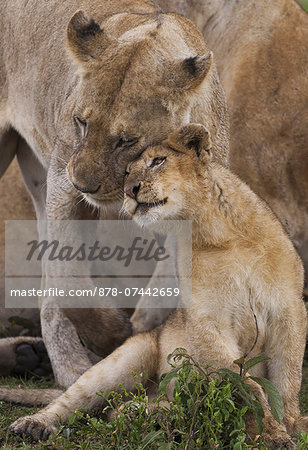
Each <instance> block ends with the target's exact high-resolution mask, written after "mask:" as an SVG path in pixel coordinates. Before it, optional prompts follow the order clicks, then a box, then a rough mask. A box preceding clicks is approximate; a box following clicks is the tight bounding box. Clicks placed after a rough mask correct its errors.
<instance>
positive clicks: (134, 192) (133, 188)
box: [125, 183, 140, 200]
mask: <svg viewBox="0 0 308 450" xmlns="http://www.w3.org/2000/svg"><path fill="white" fill-rule="evenodd" d="M139 190H140V183H139V184H138V186H130V187H129V188H128V189H126V190H125V194H126V195H127V196H128V197H130V198H132V199H134V200H135V199H136V197H137V194H138V192H139Z"/></svg>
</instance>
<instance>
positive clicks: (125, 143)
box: [115, 138, 139, 148]
mask: <svg viewBox="0 0 308 450" xmlns="http://www.w3.org/2000/svg"><path fill="white" fill-rule="evenodd" d="M138 140H139V139H138V138H131V139H123V138H119V140H118V142H117V143H116V146H115V148H121V147H124V148H126V147H130V146H132V145H134V144H137V142H138Z"/></svg>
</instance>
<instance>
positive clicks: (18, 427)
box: [9, 414, 57, 441]
mask: <svg viewBox="0 0 308 450" xmlns="http://www.w3.org/2000/svg"><path fill="white" fill-rule="evenodd" d="M36 416H37V417H36ZM9 431H10V433H14V434H22V435H25V436H29V437H31V438H32V439H33V440H34V441H39V440H41V441H46V440H47V439H48V438H49V436H50V435H51V434H54V433H56V431H57V427H56V426H55V425H54V424H51V423H50V422H49V421H48V420H47V419H46V417H44V416H43V415H42V414H38V415H36V414H34V415H33V416H26V417H21V418H20V419H18V420H16V421H15V422H14V423H12V425H11V426H10V428H9Z"/></svg>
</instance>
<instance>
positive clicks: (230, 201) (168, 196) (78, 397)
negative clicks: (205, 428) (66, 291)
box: [11, 124, 308, 447]
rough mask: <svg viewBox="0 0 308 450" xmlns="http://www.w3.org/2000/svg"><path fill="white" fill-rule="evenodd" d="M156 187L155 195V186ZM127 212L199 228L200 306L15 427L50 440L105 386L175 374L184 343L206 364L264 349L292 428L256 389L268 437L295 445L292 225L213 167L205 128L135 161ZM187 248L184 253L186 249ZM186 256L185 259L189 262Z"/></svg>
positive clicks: (298, 327) (297, 370)
mask: <svg viewBox="0 0 308 450" xmlns="http://www.w3.org/2000/svg"><path fill="white" fill-rule="evenodd" d="M149 187H150V189H149ZM123 207H124V209H125V210H126V211H127V212H128V213H129V214H130V215H131V216H132V217H133V219H134V220H135V221H136V222H138V223H139V224H141V225H147V224H151V223H154V222H155V221H157V220H158V219H189V220H192V222H193V270H192V286H193V288H192V305H191V307H190V308H187V309H183V308H182V309H181V308H178V309H177V310H175V311H174V312H173V313H172V314H171V316H169V318H168V319H167V321H166V323H165V324H163V325H162V326H160V327H158V328H156V329H155V330H153V331H152V332H149V333H143V334H138V335H135V336H133V337H131V338H129V339H128V340H127V341H126V342H125V343H124V344H122V345H121V346H120V347H119V348H117V349H116V350H115V351H114V352H113V353H112V354H111V355H109V356H108V357H107V358H106V359H104V360H103V361H101V362H99V363H98V364H97V365H96V366H93V367H92V368H91V369H89V370H88V371H87V372H85V373H84V374H83V375H82V376H81V377H80V378H79V379H78V381H77V382H76V383H75V384H74V385H72V386H71V387H70V388H69V389H68V390H67V391H66V392H65V393H64V394H63V395H62V396H61V397H59V398H58V399H56V400H55V401H53V402H52V403H51V404H50V405H49V406H47V407H46V408H44V409H43V410H42V411H41V412H39V413H37V414H34V415H33V416H28V417H25V418H21V419H19V420H17V421H16V422H15V423H14V424H13V425H12V426H11V430H12V431H13V432H15V433H26V434H30V435H31V436H32V437H33V438H35V439H39V438H46V437H47V436H48V434H49V433H51V432H55V431H56V429H57V422H58V419H59V418H61V419H62V420H65V419H67V418H68V417H69V416H70V415H71V414H72V412H73V411H74V410H75V409H76V408H87V409H91V408H93V407H97V406H98V405H99V404H100V403H101V402H102V398H101V397H99V396H97V395H96V393H97V392H98V391H99V390H101V389H102V390H104V392H108V391H110V390H117V389H118V385H119V384H120V383H122V384H123V385H124V387H125V389H127V390H128V391H129V390H133V389H134V386H135V379H134V376H133V375H132V371H135V372H139V373H140V372H142V371H147V372H148V374H149V376H150V377H154V376H157V375H158V376H160V375H161V374H162V373H164V372H166V371H167V370H168V364H167V355H168V354H170V353H171V352H172V351H173V350H174V349H175V348H177V347H184V348H186V349H187V351H188V352H189V353H190V354H192V355H194V357H195V358H196V359H197V361H198V362H199V363H201V364H204V363H206V362H207V361H209V360H215V361H216V366H217V367H218V368H219V367H229V368H231V369H233V370H237V367H236V366H235V365H234V363H233V361H234V360H235V359H237V358H239V357H240V356H242V355H243V354H245V353H246V354H247V353H248V352H249V350H250V349H251V347H252V345H253V342H254V341H255V338H256V326H255V319H254V314H255V316H256V318H257V323H258V329H259V332H258V339H257V343H256V346H255V348H254V350H253V352H252V353H251V354H250V356H253V355H256V354H258V353H260V352H264V353H265V354H266V355H268V356H269V357H270V358H271V359H270V360H269V361H267V362H265V363H263V366H261V367H257V368H255V369H254V368H253V369H252V373H254V374H257V375H261V376H265V377H267V378H268V379H269V380H270V381H271V382H272V383H274V384H275V385H276V387H277V388H278V389H279V391H280V393H281V395H282V398H283V402H284V407H285V416H284V424H278V423H277V422H276V421H275V420H274V418H273V416H272V415H271V413H270V410H269V407H268V404H267V400H266V398H265V395H264V393H263V391H262V389H261V388H260V387H259V385H257V384H255V383H254V382H253V381H252V380H248V381H247V382H248V383H250V384H251V386H252V388H253V390H254V392H255V393H256V395H258V397H259V398H260V400H261V402H262V404H263V408H264V410H265V418H264V436H265V439H266V441H267V444H268V445H269V446H270V447H275V446H282V445H288V446H292V443H291V442H290V438H289V435H288V433H293V432H298V431H300V430H302V429H307V423H308V420H307V418H306V417H301V415H300V410H299V405H298V393H299V389H300V385H301V370H302V361H303V354H304V348H305V340H306V311H305V307H304V303H303V301H302V289H303V267H302V263H301V261H300V258H299V257H298V255H297V253H296V251H295V250H294V248H293V246H292V244H291V242H290V240H289V239H288V237H287V235H286V234H285V232H284V230H283V228H282V226H281V225H280V223H279V222H278V220H277V219H276V217H275V216H274V214H273V213H272V212H271V210H270V209H269V208H268V207H267V205H266V204H265V203H264V202H263V201H262V200H260V199H259V198H258V197H257V196H256V195H255V194H254V193H253V192H252V191H251V190H250V189H249V187H248V186H247V185H246V184H244V183H243V182H241V181H240V180H239V178H237V177H236V176H235V175H233V174H232V173H231V172H230V171H228V170H227V169H225V168H223V167H222V166H220V165H218V164H217V163H214V162H212V161H211V142H210V137H209V134H208V132H207V130H206V129H205V127H204V126H202V125H199V124H189V125H186V126H184V127H182V128H181V129H180V130H179V131H176V132H174V133H172V134H171V135H170V136H169V138H168V139H167V140H166V141H165V142H163V143H162V144H161V145H157V146H155V147H150V148H148V149H146V150H145V151H144V153H143V154H142V155H141V157H140V158H139V159H138V160H136V161H134V162H133V163H131V164H130V165H129V167H128V173H127V177H126V180H125V199H124V205H123ZM180 251H181V250H180ZM179 259H180V260H181V258H179Z"/></svg>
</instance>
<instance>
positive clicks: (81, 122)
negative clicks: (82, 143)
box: [74, 116, 88, 137]
mask: <svg viewBox="0 0 308 450" xmlns="http://www.w3.org/2000/svg"><path fill="white" fill-rule="evenodd" d="M74 120H75V123H76V124H77V125H78V127H79V129H80V131H81V134H82V137H85V136H86V134H87V129H88V124H87V122H86V121H84V120H82V119H80V117H77V116H75V117H74Z"/></svg>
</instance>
